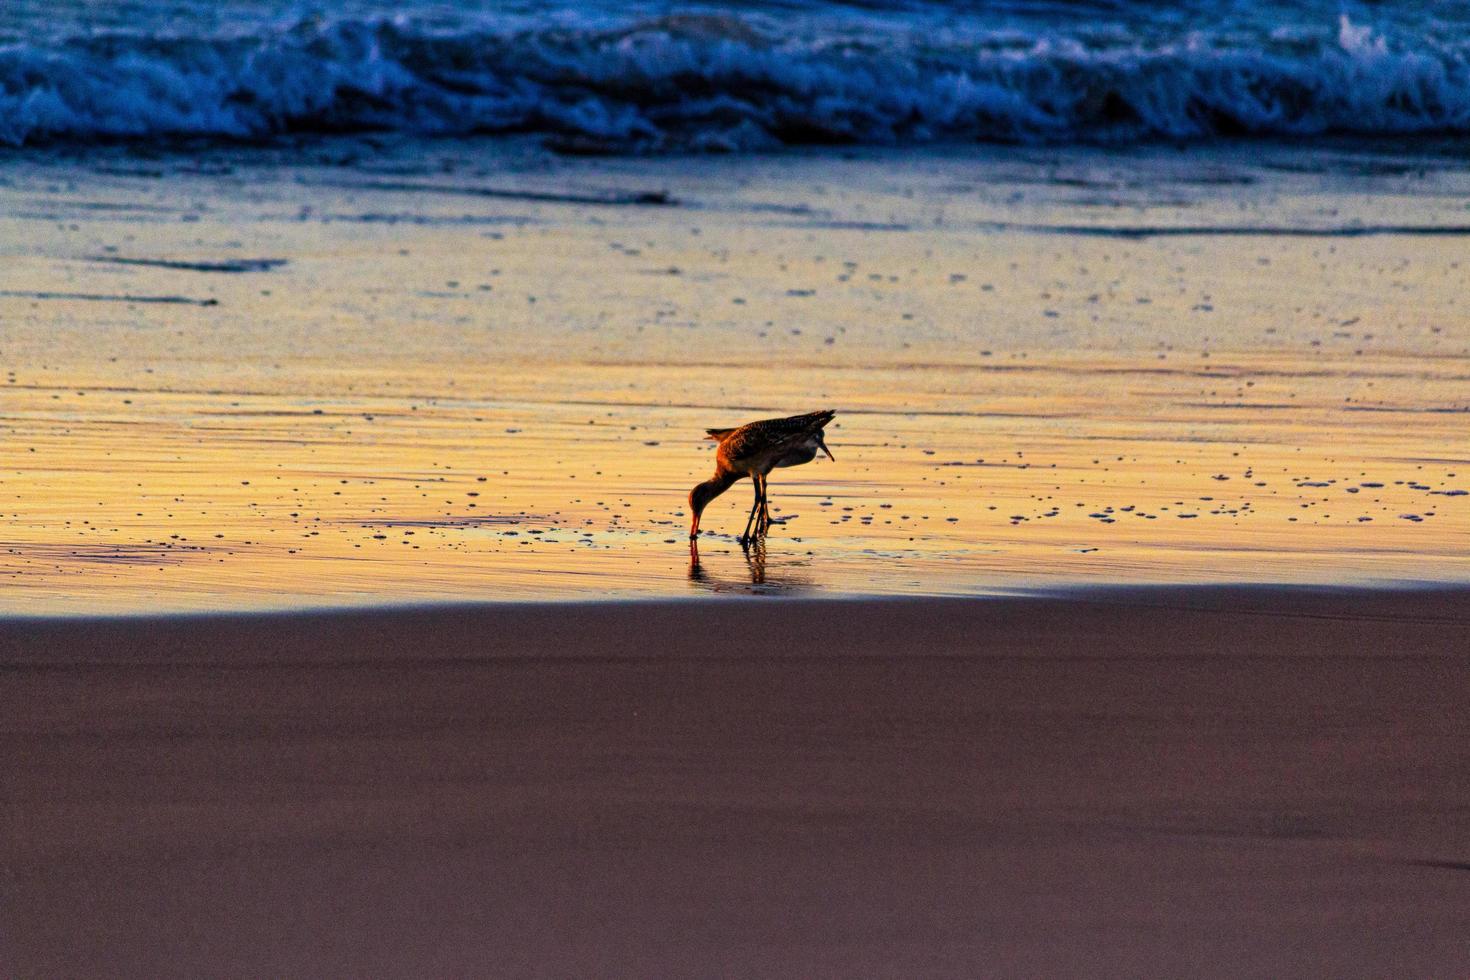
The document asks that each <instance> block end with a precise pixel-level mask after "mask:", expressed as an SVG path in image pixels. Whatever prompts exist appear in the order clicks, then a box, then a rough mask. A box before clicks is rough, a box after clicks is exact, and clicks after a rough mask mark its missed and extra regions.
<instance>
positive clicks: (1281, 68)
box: [0, 0, 1470, 152]
mask: <svg viewBox="0 0 1470 980" xmlns="http://www.w3.org/2000/svg"><path fill="white" fill-rule="evenodd" d="M374 131H389V132H409V133H423V134H436V135H469V134H486V133H507V134H531V135H533V136H537V137H540V138H542V139H544V140H545V141H547V143H548V144H549V145H551V146H553V147H556V148H560V149H566V150H576V151H586V152H661V151H689V150H720V151H741V150H752V149H764V148H770V147H776V146H781V145H791V144H803V143H836V144H883V145H890V144H913V143H923V142H931V141H997V140H998V141H1021V142H1027V141H1037V142H1075V141H1089V142H1093V141H1095V142H1108V143H1119V142H1123V143H1126V142H1130V141H1137V140H1148V139H1158V138H1169V139H1196V138H1209V137H1214V136H1220V135H1229V136H1250V135H1269V136H1281V135H1291V136H1311V135H1316V134H1345V133H1346V134H1363V135H1372V136H1380V135H1386V134H1411V133H1465V132H1470V4H1467V3H1463V2H1454V3H1450V2H1445V0H1431V2H1426V3H1399V4H1389V3H1375V4H1361V3H1347V4H1344V3H1333V2H1319V0H1249V2H1248V0H1236V2H1213V3H1205V2H1201V0H1193V2H1165V0H1070V2H1069V0H1008V2H980V0H947V2H938V0H865V2H848V3H835V2H817V0H788V2H778V0H764V2H730V3H725V4H705V5H688V4H669V3H633V4H628V3H623V4H613V3H606V2H602V3H589V4H578V5H561V6H557V5H547V4H532V3H510V4H490V3H468V2H461V3H444V2H427V0H399V2H394V3H383V2H375V0H347V2H342V3H334V4H323V5H320V6H306V5H303V4H301V3H299V2H279V0H149V2H113V3H106V2H88V0H47V2H44V3H42V2H37V0H6V2H5V3H3V4H0V143H7V144H11V145H17V146H27V145H39V144H45V143H53V142H70V143H76V142H81V143H85V142H89V141H95V140H131V141H137V142H141V143H148V142H153V141H164V140H175V139H178V138H180V137H206V138H219V139H248V140H257V139H270V138H273V137H277V136H280V135H282V134H313V133H341V132H374Z"/></svg>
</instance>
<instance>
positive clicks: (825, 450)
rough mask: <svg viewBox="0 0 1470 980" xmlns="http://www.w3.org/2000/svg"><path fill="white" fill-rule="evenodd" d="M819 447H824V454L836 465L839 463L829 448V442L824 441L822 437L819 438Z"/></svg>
mask: <svg viewBox="0 0 1470 980" xmlns="http://www.w3.org/2000/svg"><path fill="white" fill-rule="evenodd" d="M817 445H819V446H821V447H822V452H824V453H826V454H827V458H828V459H830V460H831V461H832V462H834V463H835V462H837V457H836V456H833V455H832V450H830V449H828V448H827V440H826V439H823V438H822V437H821V436H820V435H818V436H817Z"/></svg>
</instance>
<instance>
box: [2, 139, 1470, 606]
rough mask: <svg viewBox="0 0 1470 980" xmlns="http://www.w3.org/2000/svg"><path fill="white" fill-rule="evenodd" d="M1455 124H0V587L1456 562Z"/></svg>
mask: <svg viewBox="0 0 1470 980" xmlns="http://www.w3.org/2000/svg"><path fill="white" fill-rule="evenodd" d="M1464 160H1465V155H1464V154H1463V153H1462V152H1459V151H1457V150H1455V148H1453V147H1450V148H1446V147H1436V146H1434V145H1432V144H1422V143H1420V144H1414V145H1412V146H1409V145H1404V144H1399V143H1395V144H1393V145H1391V146H1378V147H1371V146H1369V147H1364V146H1352V145H1348V146H1339V145H1336V144H1332V143H1331V142H1322V143H1320V144H1318V145H1316V146H1314V147H1308V146H1302V145H1295V146H1294V145H1290V144H1281V145H1275V144H1271V143H1264V142H1252V143H1250V144H1246V145H1241V146H1233V145H1231V144H1228V143H1225V144H1220V145H1215V146H1202V147H1196V148H1192V149H1189V150H1183V151H1181V150H1175V149H1173V148H1169V147H1153V148H1138V149H1126V150H1116V151H1104V150H1090V149H1086V148H1080V149H1078V148H1073V149H1043V148H1005V147H998V148H997V147H965V148H959V149H948V150H946V149H942V148H940V149H931V150H923V151H892V152H888V151H875V150H856V151H852V152H838V151H813V152H800V153H798V152H793V153H784V154H773V155H770V156H762V155H745V156H736V157H729V158H715V157H697V158H659V159H650V158H637V157H630V158H615V159H568V158H558V157H555V156H551V155H549V154H546V153H545V152H543V151H539V150H527V149H525V148H520V149H517V148H516V145H515V144H507V143H505V142H504V141H499V142H495V141H491V142H486V143H477V142H476V141H451V142H437V143H436V142H432V141H431V142H414V141H399V142H394V141H393V140H391V139H387V138H384V139H381V140H378V139H373V140H368V139H344V140H342V141H340V142H333V141H325V142H318V143H312V144H310V146H309V147H306V148H292V147H289V146H288V147H286V148H283V149H280V150H272V149H271V148H269V147H266V148H248V147H244V148H242V147H213V148H200V149H198V150H197V151H189V152H181V153H178V154H168V153H161V154H154V155H148V156H146V157H138V156H134V155H130V154H129V153H127V152H126V151H124V150H122V149H116V150H107V149H94V150H90V151H89V152H88V153H87V154H85V155H81V156H77V157H68V156H67V155H66V154H65V153H64V152H61V151H57V152H55V153H50V154H48V153H45V152H41V151H37V152H35V153H30V154H17V155H8V156H4V157H0V259H3V261H4V263H5V277H4V282H3V283H0V368H3V376H0V398H3V401H4V405H3V411H0V440H3V442H4V444H5V447H6V451H5V454H4V458H3V460H0V517H3V519H4V521H5V528H4V532H3V535H0V609H3V610H4V611H6V612H7V613H18V614H32V613H37V612H39V613H50V612H69V613H81V614H86V613H96V612H102V611H108V612H131V611H138V610H146V609H152V610H162V609H192V610H212V609H213V610H219V609H240V610H250V609H260V608H273V607H274V608H279V607H293V606H297V605H300V604H303V603H304V604H310V605H316V606H332V605H367V606H371V605H374V604H376V603H379V602H383V601H405V600H409V601H437V600H444V599H460V600H469V601H475V600H484V599H513V598H529V599H556V598H566V597H580V598H596V597H598V596H604V595H609V594H613V595H619V596H625V597H632V596H641V597H673V596H679V595H684V594H690V593H695V594H698V593H700V592H702V591H703V590H704V589H705V586H706V585H709V586H710V587H713V588H719V589H723V590H731V589H744V590H747V591H752V590H753V591H773V590H775V591H784V592H788V593H789V592H802V593H816V594H823V593H825V594H855V593H882V594H894V593H901V594H935V593H939V594H974V593H991V592H996V591H1007V590H1011V589H1016V588H1022V589H1025V588H1036V587H1041V588H1047V587H1052V586H1056V585H1061V584H1079V583H1080V584H1090V583H1118V582H1153V583H1178V582H1217V583H1219V582H1232V581H1235V582H1239V581H1254V582H1267V581H1269V582H1297V583H1303V582H1309V583H1326V584H1331V583H1341V582H1358V583H1371V582H1382V581H1388V580H1415V579H1424V580H1433V581H1439V582H1452V581H1458V582H1462V583H1463V582H1466V581H1470V557H1467V556H1470V440H1467V438H1466V419H1467V417H1470V416H1467V412H1470V401H1467V393H1470V318H1467V316H1466V315H1465V310H1464V306H1463V303H1464V296H1465V285H1466V275H1467V270H1466V269H1465V268H1464V266H1463V253H1464V249H1463V247H1462V245H1463V243H1464V242H1465V240H1466V235H1467V232H1470V229H1467V228H1466V222H1465V212H1464V206H1463V205H1464V201H1465V199H1466V195H1467V194H1470V168H1467V167H1466V166H1465V164H1464ZM824 407H832V408H836V409H838V410H839V415H838V418H837V421H836V422H835V423H834V425H833V428H832V430H831V433H830V435H831V438H830V439H829V442H830V443H831V445H832V448H833V451H834V453H835V454H836V456H837V462H836V463H829V462H827V461H825V460H823V461H822V462H820V463H814V464H812V465H810V466H803V467H799V468H794V469H791V470H785V471H782V472H781V474H779V479H776V480H774V481H773V483H772V499H773V502H774V505H775V507H776V509H777V516H779V517H781V518H785V519H788V520H789V523H787V524H785V525H782V526H780V527H778V528H777V529H776V531H775V532H774V533H773V534H772V536H771V540H770V542H769V545H768V548H767V552H766V555H765V557H764V559H763V560H762V565H761V568H760V569H758V570H757V569H753V568H747V565H746V562H745V561H744V558H743V556H742V555H741V554H740V553H739V551H738V550H737V549H736V548H735V547H734V544H733V541H732V540H731V538H732V535H733V534H734V533H736V532H738V530H739V529H740V527H741V524H742V522H743V519H744V515H745V511H746V507H747V503H748V502H747V500H746V498H745V494H744V493H741V492H732V493H730V494H728V495H726V496H725V497H722V498H721V499H720V500H718V501H716V502H715V504H714V505H712V509H711V511H710V513H709V514H708V515H707V517H706V520H705V523H704V526H705V527H706V528H707V529H708V530H709V531H710V532H711V535H712V536H711V538H710V539H709V541H708V543H707V545H706V556H707V561H706V568H705V571H706V573H707V575H706V576H705V577H704V578H698V577H696V578H693V579H691V578H690V577H689V576H687V575H686V568H685V565H686V561H685V558H684V548H683V538H684V533H685V528H686V527H687V520H688V515H687V513H686V506H685V500H686V497H687V494H688V491H689V488H690V487H691V486H692V485H693V484H694V483H696V482H697V481H699V480H702V479H704V478H705V477H707V476H708V475H709V471H710V469H711V460H710V450H711V448H712V447H711V445H710V444H709V443H708V442H707V441H705V440H704V439H703V432H704V429H705V428H706V427H711V426H715V427H722V426H728V425H733V424H736V423H739V422H743V421H747V420H750V419H752V418H761V417H769V416H773V415H785V414H790V413H793V412H797V411H806V410H811V409H815V408H824Z"/></svg>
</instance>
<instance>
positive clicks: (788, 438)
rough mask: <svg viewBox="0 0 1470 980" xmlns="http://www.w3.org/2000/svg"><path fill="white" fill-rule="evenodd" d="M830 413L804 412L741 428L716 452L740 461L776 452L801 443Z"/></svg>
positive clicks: (832, 413) (721, 443)
mask: <svg viewBox="0 0 1470 980" xmlns="http://www.w3.org/2000/svg"><path fill="white" fill-rule="evenodd" d="M836 414H837V413H836V412H833V411H830V410H828V411H822V412H808V413H807V414H805V415H792V416H789V417H787V418H784V419H762V420H761V421H759V422H751V423H750V424H749V425H742V426H741V427H740V428H738V429H736V430H735V431H734V432H732V433H730V434H729V435H728V436H726V437H725V438H723V439H722V440H721V442H720V451H721V452H722V453H724V454H725V455H727V456H728V457H729V458H730V459H732V460H735V459H744V458H745V457H747V456H753V455H755V454H756V453H760V452H765V451H767V450H772V449H778V448H780V447H782V446H785V445H787V444H789V443H792V442H796V441H798V440H801V439H805V438H807V437H808V436H810V435H811V434H812V433H813V432H820V431H822V427H823V426H825V425H826V424H827V423H828V422H830V421H832V419H833V417H834V416H835V415H836Z"/></svg>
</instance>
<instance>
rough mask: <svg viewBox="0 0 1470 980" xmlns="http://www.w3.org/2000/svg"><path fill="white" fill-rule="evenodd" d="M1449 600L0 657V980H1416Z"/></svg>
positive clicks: (1068, 601)
mask: <svg viewBox="0 0 1470 980" xmlns="http://www.w3.org/2000/svg"><path fill="white" fill-rule="evenodd" d="M1467 598H1470V597H1467V595H1466V594H1465V592H1464V591H1463V590H1430V591H1424V590H1420V591H1415V590H1408V589H1404V590H1398V591H1366V590H1343V589H1284V588H1259V587H1258V588H1238V587H1235V588H1232V587H1198V588H1179V587H1155V588H1132V589H1099V590H1093V591H1090V592H1087V593H1083V594H1075V595H1070V596H1067V597H1064V598H1034V597H1033V598H1014V597H1012V598H982V599H933V598H931V599H924V598H891V599H880V600H866V601H853V600H847V601H843V600H831V599H808V598H787V599H782V600H770V599H765V598H755V597H751V598H743V599H719V598H706V599H699V600H688V599H686V600H679V601H648V602H632V603H629V602H607V603H583V604H568V603H560V604H558V603H550V604H537V603H519V604H515V603H513V604H507V605H500V606H495V605H490V606H486V605H475V606H459V607H429V608H412V609H401V610H375V611H339V612H321V613H298V614H261V615H238V614H236V615H206V616H169V617H156V616H155V617H124V618H108V619H95V618H78V617H66V618H61V619H49V620H43V619H28V620H9V621H6V622H4V623H3V624H0V657H3V662H4V663H5V670H4V673H3V675H0V683H3V685H4V687H3V690H4V695H5V696H4V702H5V705H6V711H5V721H4V726H5V730H6V735H5V744H6V749H7V756H8V758H9V759H10V762H9V764H8V766H7V770H8V774H7V779H6V786H5V790H4V797H5V812H6V815H7V817H6V830H5V833H4V834H3V836H0V865H3V867H4V869H5V873H4V876H3V878H0V882H3V884H0V888H3V899H4V901H3V904H4V907H5V908H6V910H7V911H6V913H5V917H6V924H5V937H6V938H5V942H4V944H3V953H0V960H3V963H0V965H3V967H4V968H5V970H6V972H7V973H10V974H13V975H19V976H63V975H66V976H77V975H96V974H99V973H106V974H107V975H110V976H154V977H159V976H190V975H199V974H201V973H208V974H212V975H232V976H253V975H261V974H273V975H283V976H300V975H321V974H343V973H362V972H378V973H386V974H392V975H396V976H445V975H470V974H476V975H495V976H566V975H569V974H576V975H598V976H613V975H630V974H637V975H664V976H669V975H684V976H704V975H713V974H719V975H738V976H808V977H817V976H834V977H835V976H851V975H854V974H861V975H864V976H894V977H898V976H916V975H923V976H974V975H976V974H984V975H990V976H1016V977H1021V976H1058V975H1069V976H1082V975H1085V976H1094V977H1108V976H1136V975H1139V974H1140V973H1147V974H1160V973H1164V974H1170V975H1178V976H1200V977H1215V976H1218V977H1227V976H1228V977H1280V976H1306V975H1313V976H1319V975H1332V976H1341V977H1371V976H1383V975H1386V974H1392V975H1396V976H1426V977H1427V976H1449V975H1457V974H1460V973H1463V972H1464V971H1465V970H1466V968H1467V966H1470V944H1467V941H1466V939H1465V937H1466V935H1467V934H1470V921H1467V916H1470V872H1467V858H1470V855H1467V853H1466V852H1465V849H1464V844H1465V840H1466V830H1467V827H1466V818H1465V812H1466V800H1467V798H1470V796H1467V794H1470V784H1467V777H1466V775H1465V774H1466V773H1467V772H1470V741H1467V739H1466V736H1465V731H1464V726H1463V724H1462V723H1461V716H1462V714H1463V710H1462V709H1463V705H1464V702H1465V700H1466V697H1467V695H1470V674H1467V672H1466V660H1465V650H1466V646H1465V643H1466V637H1467V635H1470V618H1467V615H1466V610H1467V608H1470V605H1467V601H1466V600H1467Z"/></svg>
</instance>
